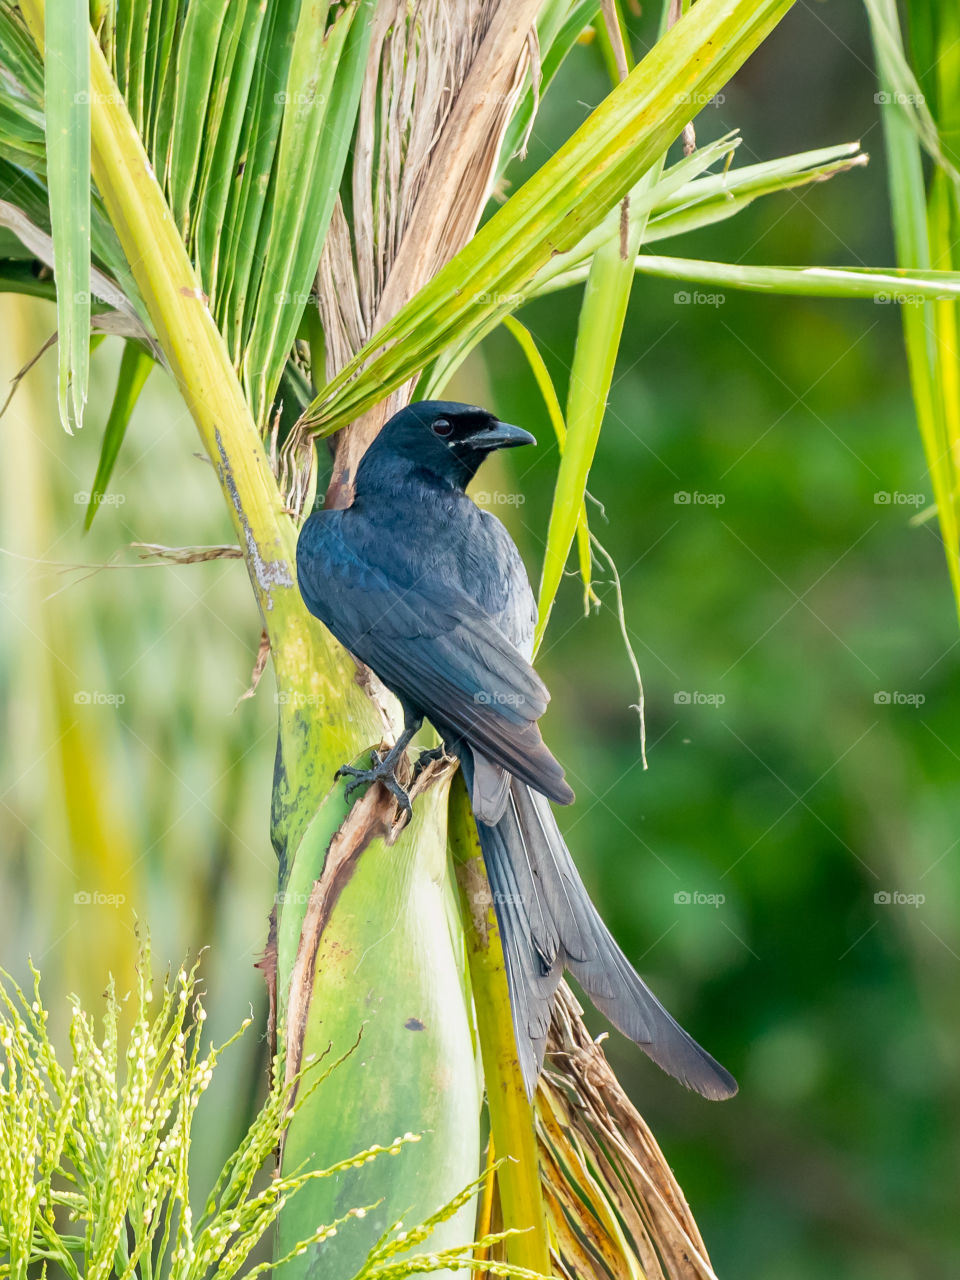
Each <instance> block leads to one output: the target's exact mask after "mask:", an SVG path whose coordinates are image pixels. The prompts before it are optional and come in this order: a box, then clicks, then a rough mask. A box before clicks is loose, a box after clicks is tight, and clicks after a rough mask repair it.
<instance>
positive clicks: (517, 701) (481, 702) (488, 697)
mask: <svg viewBox="0 0 960 1280" xmlns="http://www.w3.org/2000/svg"><path fill="white" fill-rule="evenodd" d="M473 700H474V702H475V703H476V704H477V705H478V706H481V707H522V706H523V705H524V703H525V702H526V698H525V697H524V696H523V694H522V693H489V692H488V691H487V690H486V689H480V690H479V691H478V692H477V693H475V694H474V695H473Z"/></svg>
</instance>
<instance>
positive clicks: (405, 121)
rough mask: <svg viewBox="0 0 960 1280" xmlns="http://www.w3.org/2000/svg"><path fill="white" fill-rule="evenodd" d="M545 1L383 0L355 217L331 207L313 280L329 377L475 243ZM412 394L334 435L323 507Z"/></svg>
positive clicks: (356, 171)
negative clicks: (411, 0)
mask: <svg viewBox="0 0 960 1280" xmlns="http://www.w3.org/2000/svg"><path fill="white" fill-rule="evenodd" d="M538 8H539V0H461V3H460V4H458V5H457V6H451V5H450V3H449V0H420V2H419V3H416V4H409V3H408V0H384V2H383V3H381V4H379V5H378V6H377V11H376V16H375V18H374V28H373V34H372V38H371V46H370V54H369V58H368V63H367V72H366V77H365V80H364V84H363V88H362V92H361V98H360V111H359V117H358V127H357V135H356V141H355V147H354V153H353V161H352V170H351V171H350V173H349V175H348V179H349V187H350V199H349V204H350V216H349V219H348V216H347V213H346V211H345V208H344V204H343V202H342V201H340V200H338V202H337V206H336V208H335V210H334V214H333V219H332V222H331V227H330V233H329V234H328V236H327V241H326V244H325V246H324V251H323V256H322V257H321V260H320V266H319V270H318V274H317V293H318V296H319V307H320V315H321V319H322V321H323V328H324V335H325V339H326V361H327V367H326V370H315V371H314V381H315V382H319V381H320V380H321V378H322V377H323V375H324V373H325V374H326V376H327V377H328V378H330V377H333V376H334V375H335V374H336V373H338V372H339V370H340V369H342V368H343V366H344V365H345V364H346V363H347V362H348V361H349V360H350V359H351V358H352V357H353V356H354V355H356V353H357V351H359V350H360V348H361V347H362V346H363V345H364V343H365V342H366V341H367V340H368V338H369V337H370V336H371V335H372V334H373V333H375V332H376V331H377V330H378V329H379V328H381V327H382V326H383V325H384V324H385V323H386V322H387V321H388V320H390V319H391V318H392V317H393V316H394V315H395V314H396V313H397V311H399V310H400V308H401V307H402V306H403V305H404V303H406V302H407V301H408V300H409V299H410V298H411V297H413V295H414V294H415V293H416V292H417V290H418V289H419V288H421V286H422V285H424V284H425V283H426V282H427V281H429V280H430V279H431V278H432V277H433V276H434V275H435V274H436V272H437V271H438V270H439V269H440V267H442V266H443V265H444V264H445V263H446V262H448V261H449V260H450V258H452V257H453V255H454V254H455V253H457V252H458V251H459V250H460V249H461V248H462V247H463V246H464V245H465V244H466V243H467V241H468V240H469V239H470V237H471V236H472V235H473V233H474V231H475V230H476V227H477V224H478V223H479V221H480V216H481V214H482V212H483V208H484V205H485V204H486V202H487V199H488V197H489V195H490V192H491V188H492V185H493V181H494V178H495V175H496V171H497V161H498V157H499V153H500V147H501V145H502V142H503V137H504V133H505V132H506V128H507V125H508V124H509V122H510V118H511V116H512V114H513V112H514V110H515V108H516V105H517V101H518V98H519V95H520V91H521V89H522V86H523V81H524V76H525V75H526V73H527V69H528V67H529V64H530V48H531V42H530V32H531V31H532V30H533V29H534V20H535V18H536V14H537V10H538ZM411 391H412V387H411V386H410V385H408V386H406V387H403V388H401V389H399V390H398V391H396V392H394V393H393V394H392V395H391V396H389V397H388V398H387V399H386V400H385V401H383V402H382V403H381V404H380V405H378V406H377V407H376V409H374V410H371V411H370V412H369V413H368V414H365V415H364V416H363V418H361V419H359V420H358V421H357V422H355V423H353V424H352V425H351V426H350V427H349V428H348V429H346V430H344V431H341V432H340V433H339V435H338V436H337V439H336V444H335V450H336V455H335V467H334V474H333V479H332V481H331V485H330V489H329V491H328V495H327V505H328V506H343V505H346V503H348V502H349V500H350V492H351V490H350V485H351V480H352V476H353V473H354V470H355V469H356V464H357V462H358V461H359V459H360V457H361V456H362V455H363V452H364V450H365V449H366V447H367V445H368V444H369V443H370V441H371V440H372V439H373V437H374V436H375V435H376V433H377V431H379V429H380V427H381V426H382V425H383V423H384V422H385V421H386V419H387V418H388V417H389V416H390V415H391V414H392V413H394V412H396V410H397V409H399V408H401V407H402V406H403V405H404V404H405V403H407V401H408V400H409V398H410V394H411ZM289 454H290V458H291V464H290V467H289V469H288V479H289V487H288V489H287V496H288V505H290V506H291V507H292V508H294V509H297V504H298V502H302V498H303V495H304V494H305V493H306V491H307V489H308V487H309V486H308V484H307V483H306V482H304V481H303V480H302V479H301V478H300V475H301V474H302V472H303V470H304V469H305V468H309V466H310V465H311V463H312V458H311V446H310V443H309V441H307V440H305V439H304V438H303V436H302V435H300V434H297V433H295V434H294V437H293V439H292V440H291V442H290V445H289Z"/></svg>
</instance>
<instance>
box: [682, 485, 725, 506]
mask: <svg viewBox="0 0 960 1280" xmlns="http://www.w3.org/2000/svg"><path fill="white" fill-rule="evenodd" d="M726 500H727V495H726V494H725V493H701V492H700V490H699V489H694V490H693V491H692V492H691V491H690V490H688V489H678V490H677V492H676V493H675V494H674V495H673V502H674V505H675V506H677V507H722V506H723V504H724V503H725V502H726Z"/></svg>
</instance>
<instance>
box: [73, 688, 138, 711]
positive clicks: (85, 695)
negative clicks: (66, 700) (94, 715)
mask: <svg viewBox="0 0 960 1280" xmlns="http://www.w3.org/2000/svg"><path fill="white" fill-rule="evenodd" d="M126 700H127V695H126V694H125V693H105V692H104V691H103V690H102V689H78V690H77V692H76V693H75V694H74V695H73V701H74V702H75V703H76V705H77V706H78V707H122V706H123V704H124V703H125V702H126Z"/></svg>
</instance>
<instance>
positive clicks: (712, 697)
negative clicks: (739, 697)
mask: <svg viewBox="0 0 960 1280" xmlns="http://www.w3.org/2000/svg"><path fill="white" fill-rule="evenodd" d="M726 700H727V695H726V694H725V693H704V692H703V691H702V690H701V689H678V690H677V691H676V693H675V694H674V695H673V701H674V702H675V704H676V705H677V706H678V707H722V706H723V704H724V703H725V702H726Z"/></svg>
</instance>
